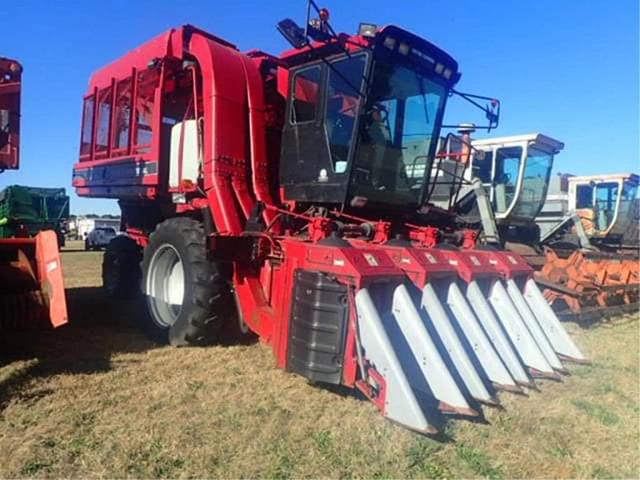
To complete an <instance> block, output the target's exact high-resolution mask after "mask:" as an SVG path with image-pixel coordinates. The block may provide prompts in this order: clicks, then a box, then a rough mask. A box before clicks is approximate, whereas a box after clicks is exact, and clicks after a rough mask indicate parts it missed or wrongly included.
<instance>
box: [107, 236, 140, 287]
mask: <svg viewBox="0 0 640 480" xmlns="http://www.w3.org/2000/svg"><path fill="white" fill-rule="evenodd" d="M141 260H142V249H141V248H140V246H138V244H137V243H136V242H135V240H133V239H132V238H130V237H125V236H118V237H116V238H114V239H113V240H111V242H109V245H107V248H106V249H105V252H104V257H103V259H102V287H103V289H104V291H105V293H106V294H107V296H109V297H111V298H115V299H128V298H134V297H136V296H137V295H139V294H140V278H141V277H142V273H141V270H140V261H141Z"/></svg>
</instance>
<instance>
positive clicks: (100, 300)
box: [0, 287, 257, 413]
mask: <svg viewBox="0 0 640 480" xmlns="http://www.w3.org/2000/svg"><path fill="white" fill-rule="evenodd" d="M66 294H67V304H68V309H69V324H68V325H65V326H63V327H60V328H57V329H36V328H33V329H28V330H20V331H10V332H3V333H2V336H0V369H2V368H3V367H10V366H11V364H12V363H14V362H18V361H22V362H27V364H26V365H23V366H22V367H20V368H16V369H14V370H10V371H9V374H8V375H7V376H6V378H4V379H0V413H1V412H2V411H3V410H4V408H5V407H6V405H7V404H8V403H9V401H11V399H15V398H19V399H21V400H22V399H24V400H27V398H26V397H25V396H29V395H32V392H31V393H29V392H27V393H25V388H24V387H26V386H27V385H28V384H29V383H30V382H32V381H33V380H35V379H42V378H46V377H50V376H54V375H60V374H94V373H104V372H107V371H109V370H111V368H112V364H111V358H112V356H113V355H114V354H120V353H139V352H144V351H147V350H151V349H154V348H158V347H160V346H161V345H160V344H159V343H157V342H155V341H154V340H152V339H150V338H148V337H147V336H146V335H145V333H144V332H143V329H142V327H141V325H140V323H141V322H140V318H139V316H140V306H139V301H140V300H130V301H113V300H111V299H108V298H106V297H105V295H104V293H103V290H102V288H101V287H76V288H68V289H67V290H66ZM256 342H257V337H256V336H255V335H252V334H247V335H242V336H238V335H236V334H232V333H227V332H223V334H222V335H221V338H220V340H219V342H218V345H222V346H233V345H239V344H240V345H250V344H253V343H256ZM205 348H206V347H205ZM0 378H2V377H0ZM37 395H40V396H45V395H47V392H45V391H41V390H39V391H38V392H37Z"/></svg>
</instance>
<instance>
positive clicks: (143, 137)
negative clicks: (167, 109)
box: [135, 69, 160, 153]
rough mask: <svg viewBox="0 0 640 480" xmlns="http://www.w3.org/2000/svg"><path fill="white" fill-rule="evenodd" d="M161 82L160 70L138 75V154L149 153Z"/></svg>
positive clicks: (136, 142)
mask: <svg viewBox="0 0 640 480" xmlns="http://www.w3.org/2000/svg"><path fill="white" fill-rule="evenodd" d="M159 80H160V73H159V70H158V69H154V70H145V71H143V72H140V73H139V74H138V78H137V82H138V92H137V95H136V111H135V125H136V130H135V144H136V147H137V151H138V153H144V152H146V151H148V149H149V147H150V145H151V140H152V137H153V110H154V106H155V93H156V87H157V86H158V83H159Z"/></svg>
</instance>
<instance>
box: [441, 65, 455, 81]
mask: <svg viewBox="0 0 640 480" xmlns="http://www.w3.org/2000/svg"><path fill="white" fill-rule="evenodd" d="M451 75H453V70H451V69H450V68H445V69H444V72H442V76H443V77H444V78H446V79H447V80H451Z"/></svg>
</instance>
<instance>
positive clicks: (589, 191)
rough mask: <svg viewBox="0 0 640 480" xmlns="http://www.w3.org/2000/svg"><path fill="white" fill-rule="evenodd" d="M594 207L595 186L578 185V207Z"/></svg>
mask: <svg viewBox="0 0 640 480" xmlns="http://www.w3.org/2000/svg"><path fill="white" fill-rule="evenodd" d="M591 207H593V187H592V186H591V185H578V186H577V188H576V208H591Z"/></svg>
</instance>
